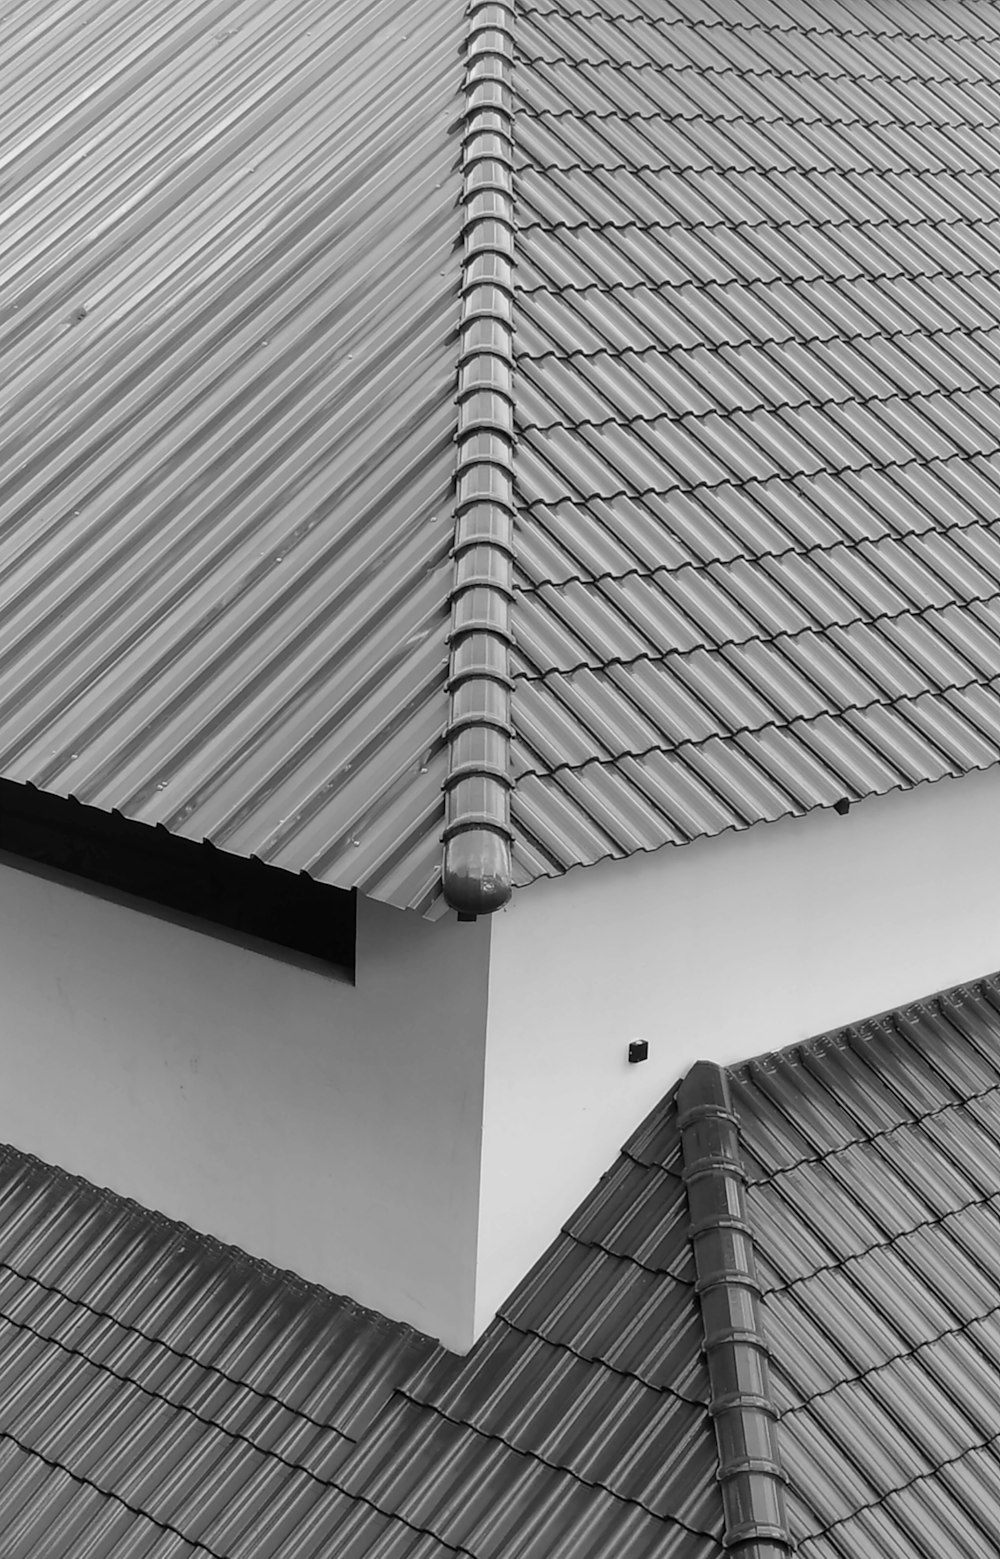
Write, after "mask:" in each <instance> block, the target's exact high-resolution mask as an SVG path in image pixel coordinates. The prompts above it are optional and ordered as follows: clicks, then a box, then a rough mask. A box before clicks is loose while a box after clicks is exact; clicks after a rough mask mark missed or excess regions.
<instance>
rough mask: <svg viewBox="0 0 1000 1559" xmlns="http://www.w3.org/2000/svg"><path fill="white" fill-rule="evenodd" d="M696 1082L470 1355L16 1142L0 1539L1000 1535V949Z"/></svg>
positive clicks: (894, 1544) (959, 1556) (5, 1306)
mask: <svg viewBox="0 0 1000 1559" xmlns="http://www.w3.org/2000/svg"><path fill="white" fill-rule="evenodd" d="M713 1074H714V1078H715V1082H714V1084H713ZM706 1078H707V1082H708V1085H709V1086H708V1087H707V1088H706V1087H705V1086H704V1083H705V1079H706ZM695 1084H697V1086H694V1087H693V1085H695ZM713 1090H714V1091H713ZM685 1091H686V1093H687V1102H685ZM692 1092H693V1094H694V1098H695V1103H696V1104H697V1103H698V1102H699V1100H700V1101H701V1102H702V1104H704V1101H705V1100H708V1101H709V1104H711V1101H712V1099H713V1098H715V1099H718V1100H721V1101H722V1106H723V1107H722V1108H721V1109H720V1110H717V1111H715V1112H714V1113H715V1114H716V1115H717V1117H718V1119H719V1120H720V1121H721V1122H723V1127H722V1129H723V1130H724V1131H726V1130H728V1129H729V1128H728V1126H726V1125H725V1122H726V1121H730V1122H732V1123H733V1125H734V1126H735V1124H736V1122H737V1121H738V1125H739V1132H740V1144H741V1145H740V1149H739V1154H740V1155H741V1157H742V1165H743V1168H744V1169H745V1171H746V1173H747V1176H748V1183H747V1185H746V1189H745V1194H744V1193H743V1192H741V1191H740V1189H739V1187H738V1184H737V1182H738V1181H739V1178H740V1165H739V1162H738V1160H736V1159H734V1160H733V1161H732V1162H731V1163H730V1162H729V1159H728V1158H727V1156H726V1154H727V1153H728V1151H729V1150H728V1149H727V1150H726V1151H725V1152H721V1153H720V1150H719V1148H718V1139H717V1137H714V1136H712V1135H711V1131H712V1130H715V1129H716V1128H715V1127H713V1125H712V1122H711V1120H709V1121H708V1122H707V1123H706V1120H705V1118H704V1117H705V1116H706V1115H707V1116H712V1114H713V1110H712V1109H711V1108H709V1109H708V1110H706V1109H704V1108H702V1109H701V1110H700V1111H699V1110H698V1109H694V1110H692V1109H691V1107H690V1100H691V1096H692ZM680 1093H681V1101H682V1103H683V1104H684V1111H685V1113H684V1114H683V1116H681V1117H679V1115H678V1098H677V1096H678V1090H677V1089H674V1090H672V1091H671V1093H670V1094H669V1095H668V1096H667V1098H666V1099H664V1100H663V1101H662V1102H661V1103H660V1104H659V1105H658V1106H657V1107H656V1109H655V1110H654V1111H653V1112H652V1113H651V1114H650V1116H649V1117H648V1118H647V1120H646V1121H644V1122H643V1123H642V1125H641V1126H640V1127H639V1128H638V1129H637V1131H636V1132H635V1133H634V1134H633V1136H632V1137H631V1139H630V1140H629V1142H628V1143H626V1145H625V1147H624V1149H623V1150H622V1153H621V1155H620V1157H619V1158H618V1160H617V1161H616V1163H615V1164H614V1165H613V1166H612V1167H611V1169H610V1170H609V1171H608V1172H607V1174H605V1175H604V1176H603V1177H602V1179H601V1181H600V1182H599V1184H598V1185H597V1186H596V1187H595V1189H594V1191H593V1192H592V1193H591V1194H590V1195H589V1196H588V1197H587V1198H586V1199H585V1201H584V1202H583V1203H582V1204H581V1206H580V1208H579V1209H578V1210H577V1212H576V1213H575V1214H574V1216H573V1217H572V1218H571V1219H570V1220H569V1221H568V1222H567V1224H566V1226H565V1228H564V1230H563V1231H562V1233H561V1234H560V1235H559V1237H558V1238H557V1239H556V1241H555V1242H554V1243H553V1245H552V1246H551V1248H550V1249H549V1250H548V1252H547V1253H546V1254H545V1255H544V1256H543V1258H542V1259H541V1260H540V1261H539V1262H538V1263H537V1265H536V1266H535V1268H534V1269H533V1270H532V1271H531V1272H530V1273H529V1274H528V1275H527V1276H526V1278H525V1279H524V1281H523V1282H522V1283H521V1284H520V1285H519V1287H518V1289H517V1290H516V1291H515V1293H514V1294H513V1295H512V1296H511V1297H510V1299H508V1300H507V1302H506V1303H505V1304H504V1305H503V1306H502V1307H501V1310H500V1312H499V1314H498V1316H497V1317H496V1319H495V1320H494V1321H493V1323H492V1324H491V1325H490V1327H489V1328H488V1329H487V1331H486V1332H485V1333H484V1335H483V1336H482V1338H481V1339H480V1340H479V1342H478V1343H477V1344H476V1345H475V1347H474V1348H473V1349H472V1351H471V1352H470V1353H469V1354H468V1355H467V1356H466V1357H465V1358H457V1357H456V1356H454V1355H452V1354H449V1353H447V1352H446V1351H445V1350H444V1349H441V1348H440V1347H438V1346H437V1345H435V1344H433V1343H431V1342H430V1340H429V1339H426V1338H422V1337H420V1336H419V1335H418V1334H415V1333H413V1332H410V1331H408V1330H407V1329H406V1328H404V1327H399V1326H394V1325H392V1324H391V1323H389V1322H386V1321H384V1320H382V1319H381V1318H380V1317H375V1316H372V1315H371V1314H370V1313H368V1312H365V1311H362V1310H360V1309H358V1307H356V1306H354V1305H352V1304H351V1303H350V1301H346V1300H338V1299H336V1298H335V1297H333V1296H331V1295H327V1294H325V1293H323V1292H322V1291H318V1290H315V1289H312V1288H310V1287H309V1286H308V1285H305V1284H302V1283H301V1282H299V1281H297V1280H296V1279H294V1278H293V1277H292V1276H291V1275H289V1274H280V1273H275V1272H273V1271H272V1270H271V1269H269V1268H267V1267H265V1266H264V1264H262V1263H254V1262H251V1261H250V1260H249V1258H247V1257H244V1256H242V1255H241V1254H240V1253H238V1252H232V1251H228V1250H226V1249H224V1248H222V1247H220V1246H219V1245H218V1244H217V1243H216V1242H214V1241H211V1240H206V1239H205V1238H203V1237H202V1236H199V1235H196V1234H193V1233H192V1232H191V1231H190V1230H187V1229H184V1228H181V1227H179V1226H177V1225H172V1224H169V1223H168V1222H167V1221H166V1220H165V1219H162V1218H158V1217H156V1216H155V1215H152V1214H147V1213H144V1212H142V1210H141V1209H138V1208H136V1207H134V1206H133V1205H132V1204H128V1203H123V1202H122V1201H121V1200H120V1199H119V1198H117V1197H113V1196H111V1195H110V1193H106V1192H98V1191H95V1190H94V1189H93V1187H90V1186H87V1185H86V1184H85V1183H84V1182H82V1181H77V1180H74V1179H73V1178H72V1177H70V1176H67V1175H65V1174H63V1173H62V1172H61V1171H56V1170H50V1169H48V1168H47V1167H46V1166H44V1165H41V1164H39V1163H38V1162H37V1161H35V1160H32V1159H30V1158H27V1157H26V1156H25V1155H23V1154H20V1153H16V1152H14V1151H13V1150H12V1149H5V1150H2V1152H0V1327H2V1328H3V1339H2V1341H3V1347H2V1349H0V1466H2V1467H3V1475H2V1477H0V1530H2V1531H3V1533H4V1555H5V1559H36V1556H37V1555H39V1554H40V1553H45V1554H48V1553H52V1554H55V1553H67V1552H72V1553H73V1554H74V1555H76V1554H81V1555H91V1554H92V1555H94V1556H95V1559H96V1556H97V1555H100V1556H101V1559H126V1556H128V1559H137V1556H138V1555H140V1554H142V1555H143V1556H151V1559H167V1556H168V1555H169V1556H171V1559H175V1556H177V1559H179V1556H184V1559H188V1556H192V1559H193V1556H198V1559H201V1556H212V1559H251V1556H254V1559H256V1556H260V1559H292V1556H293V1555H294V1556H295V1559H335V1556H336V1559H443V1556H446V1555H454V1554H457V1555H463V1556H467V1559H603V1556H604V1555H606V1554H608V1553H614V1554H615V1555H616V1556H621V1559H663V1556H664V1555H665V1554H669V1555H670V1556H671V1559H717V1556H718V1554H719V1553H720V1545H721V1544H722V1542H723V1539H724V1537H726V1536H728V1537H730V1538H732V1536H733V1530H734V1529H733V1519H735V1518H734V1516H733V1512H732V1511H730V1509H729V1507H728V1504H727V1508H726V1510H725V1511H724V1497H723V1491H722V1490H721V1489H720V1481H719V1478H718V1477H717V1470H719V1468H720V1453H722V1455H723V1457H724V1461H723V1464H722V1474H723V1485H724V1486H725V1484H726V1481H727V1480H728V1479H735V1480H737V1488H736V1494H737V1496H739V1497H738V1498H737V1499H736V1500H735V1501H734V1508H735V1510H736V1515H740V1514H743V1515H746V1514H748V1513H749V1514H750V1515H753V1514H754V1513H755V1508H756V1506H755V1498H754V1480H756V1492H757V1494H760V1492H761V1489H760V1479H761V1477H762V1475H764V1474H766V1469H767V1457H766V1456H765V1455H764V1452H765V1451H766V1450H767V1448H768V1446H771V1447H772V1448H773V1444H774V1437H773V1435H771V1433H770V1432H768V1434H767V1435H763V1434H762V1430H761V1425H762V1415H763V1419H766V1418H768V1417H770V1416H772V1415H773V1416H776V1418H777V1426H776V1436H777V1448H778V1452H779V1455H780V1461H781V1465H782V1467H783V1470H784V1473H785V1474H786V1476H787V1478H788V1483H787V1488H786V1489H785V1491H784V1498H783V1505H782V1506H781V1507H780V1508H778V1511H777V1513H778V1515H779V1516H781V1517H782V1519H784V1510H785V1509H787V1526H788V1529H789V1530H790V1535H791V1538H792V1539H794V1540H796V1541H797V1543H798V1552H799V1553H800V1554H801V1555H802V1556H803V1559H859V1556H860V1555H864V1556H865V1559H883V1556H884V1559H890V1556H892V1559H941V1556H942V1555H945V1554H946V1555H948V1556H949V1559H966V1556H969V1559H972V1556H976V1559H979V1556H980V1555H981V1554H983V1553H984V1552H992V1551H994V1550H995V1548H996V1547H997V1546H998V1544H1000V1421H998V1417H997V1407H996V1404H997V1401H998V1400H1000V1303H998V1294H1000V1193H998V1191H997V1186H998V1184H1000V976H991V977H989V978H988V979H985V980H983V981H981V982H978V983H976V984H974V985H970V986H968V987H964V988H960V989H958V990H955V991H951V992H947V993H945V994H943V995H941V996H938V997H935V998H931V999H928V1000H927V1001H922V1002H920V1003H918V1004H915V1005H914V1006H912V1007H908V1008H904V1009H901V1010H900V1011H897V1012H894V1013H890V1014H888V1015H887V1016H884V1017H882V1018H879V1019H876V1020H872V1021H871V1022H869V1023H863V1024H858V1025H854V1026H852V1027H850V1028H848V1029H845V1030H843V1031H840V1032H838V1033H836V1034H834V1035H832V1036H826V1037H823V1038H820V1039H818V1040H813V1041H810V1042H808V1043H806V1044H802V1045H798V1046H795V1047H793V1049H791V1050H789V1051H786V1052H783V1053H781V1054H778V1055H773V1056H768V1057H764V1058H762V1059H760V1060H757V1061H753V1062H749V1063H746V1064H745V1065H742V1066H739V1067H735V1068H732V1069H731V1070H730V1072H729V1074H728V1077H727V1076H726V1074H725V1073H724V1072H723V1071H722V1069H721V1068H718V1067H712V1066H709V1065H707V1064H706V1063H699V1064H698V1066H697V1067H695V1068H694V1069H692V1072H691V1073H690V1074H689V1078H688V1079H687V1080H685V1083H684V1084H683V1085H682V1088H681V1090H680ZM730 1106H732V1108H733V1113H732V1114H729V1113H728V1111H729V1107H730ZM682 1127H683V1130H682ZM706 1131H709V1133H710V1134H709V1135H705V1132H706ZM689 1138H690V1139H691V1140H690V1141H689ZM731 1140H732V1141H733V1142H735V1137H733V1138H732V1139H731ZM699 1144H700V1147H699ZM706 1163H707V1164H708V1166H709V1177H708V1183H707V1184H706V1183H705V1181H704V1176H703V1175H702V1174H701V1172H702V1170H703V1169H704V1166H705V1164H706ZM700 1175H701V1189H700V1190H694V1191H693V1190H692V1187H693V1186H694V1185H695V1184H696V1182H698V1181H699V1176H700ZM689 1197H690V1198H691V1199H690V1201H689ZM692 1218H693V1219H694V1225H693V1227H692ZM741 1231H746V1235H745V1236H744V1233H743V1232H741ZM745 1238H746V1239H749V1240H750V1242H751V1245H752V1251H750V1252H749V1253H745V1259H744V1256H741V1255H740V1249H741V1242H745ZM713 1269H714V1270H713ZM696 1278H697V1279H698V1281H697V1286H696ZM757 1288H759V1290H760V1295H759V1298H757V1297H755V1295H756V1290H757ZM727 1315H728V1316H729V1318H730V1320H731V1321H732V1322H733V1323H734V1325H735V1330H734V1329H733V1325H728V1324H727V1325H721V1323H722V1322H723V1321H725V1319H726V1316H727ZM737 1322H738V1324H736V1323H737ZM720 1326H721V1329H720ZM703 1340H704V1343H705V1345H706V1346H705V1349H703V1346H702V1344H703ZM762 1344H766V1346H767V1348H768V1349H769V1352H770V1368H769V1372H768V1370H767V1367H766V1361H764V1360H761V1359H758V1360H757V1362H756V1363H755V1362H754V1358H753V1355H754V1354H755V1352H757V1353H759V1351H760V1348H761V1346H762ZM720 1348H721V1355H720V1351H719V1350H720ZM720 1358H721V1363H720ZM768 1374H769V1378H768ZM755 1426H756V1427H755ZM717 1434H718V1435H719V1443H718V1445H717V1440H716V1435H717ZM741 1444H743V1445H744V1446H745V1447H749V1448H751V1451H752V1450H753V1448H754V1447H755V1446H756V1447H757V1454H756V1459H755V1460H753V1461H752V1463H751V1464H748V1465H743V1464H741V1460H740V1455H739V1447H740V1445H741ZM727 1447H728V1450H727ZM744 1455H745V1451H744ZM748 1475H749V1481H747V1478H748ZM741 1480H742V1481H741ZM772 1481H773V1480H772ZM764 1492H765V1493H766V1492H767V1491H766V1490H765V1491H764ZM741 1501H742V1503H741ZM763 1530H764V1529H763V1527H762V1526H761V1525H760V1523H759V1522H758V1524H757V1531H758V1534H759V1533H761V1532H763ZM775 1532H778V1533H779V1535H778V1536H777V1537H776V1536H774V1533H775ZM754 1545H756V1546H754ZM732 1551H734V1552H737V1553H745V1554H747V1555H748V1556H749V1555H754V1556H755V1559H765V1556H766V1559H780V1556H782V1555H784V1554H786V1553H787V1552H788V1543H787V1542H785V1541H784V1540H782V1539H781V1537H780V1522H778V1523H776V1524H775V1526H774V1528H773V1530H772V1536H771V1538H770V1540H768V1539H767V1538H766V1537H764V1536H760V1535H758V1536H756V1537H755V1536H749V1537H746V1539H745V1543H744V1546H743V1547H739V1546H737V1547H734V1548H733V1550H732Z"/></svg>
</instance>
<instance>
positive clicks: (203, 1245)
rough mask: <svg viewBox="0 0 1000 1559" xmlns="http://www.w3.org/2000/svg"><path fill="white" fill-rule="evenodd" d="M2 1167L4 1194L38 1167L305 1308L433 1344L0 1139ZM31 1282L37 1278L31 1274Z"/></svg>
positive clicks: (64, 1187) (65, 1187) (73, 1190)
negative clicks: (7, 1172)
mask: <svg viewBox="0 0 1000 1559" xmlns="http://www.w3.org/2000/svg"><path fill="white" fill-rule="evenodd" d="M0 1166H5V1167H7V1168H12V1169H13V1170H14V1171H15V1176H14V1180H13V1183H12V1184H9V1185H8V1186H7V1187H6V1188H4V1189H5V1190H6V1191H8V1192H14V1193H15V1194H16V1193H17V1191H18V1190H19V1185H18V1182H19V1181H20V1180H21V1178H22V1176H23V1174H24V1172H25V1171H26V1170H31V1171H33V1172H35V1173H36V1174H37V1173H38V1172H39V1171H41V1173H42V1175H43V1177H44V1179H45V1180H46V1181H48V1182H50V1183H51V1182H53V1181H54V1182H55V1183H56V1185H57V1186H58V1187H59V1188H60V1191H62V1192H64V1193H69V1194H70V1195H76V1194H78V1193H82V1194H83V1195H84V1196H86V1197H88V1198H89V1199H91V1200H93V1201H96V1202H98V1203H100V1204H101V1206H102V1207H103V1208H111V1209H112V1210H113V1211H114V1212H115V1213H116V1214H117V1215H118V1217H119V1218H121V1217H124V1216H128V1217H130V1218H134V1219H137V1220H139V1221H140V1222H141V1223H142V1225H143V1227H144V1229H146V1230H149V1229H151V1228H152V1229H155V1230H156V1231H157V1232H159V1233H161V1234H165V1235H169V1236H171V1237H172V1239H173V1241H174V1242H180V1244H181V1245H184V1246H194V1247H195V1249H196V1250H197V1251H199V1253H201V1254H202V1255H205V1254H207V1255H209V1256H211V1257H212V1258H213V1259H214V1260H215V1261H216V1262H217V1263H219V1264H225V1266H226V1267H227V1268H228V1269H229V1270H235V1271H237V1272H239V1273H240V1274H241V1275H242V1274H243V1273H245V1272H252V1273H253V1274H254V1275H255V1276H256V1277H263V1278H264V1279H265V1280H266V1281H268V1282H269V1283H271V1284H273V1285H275V1287H276V1288H278V1289H280V1290H284V1291H285V1292H289V1291H290V1292H291V1293H293V1294H294V1295H295V1297H296V1299H297V1300H298V1301H299V1302H300V1303H301V1304H303V1306H308V1305H312V1304H316V1305H318V1306H319V1307H320V1308H321V1309H322V1310H323V1311H324V1313H326V1314H329V1313H331V1312H332V1313H335V1314H337V1315H340V1316H350V1317H352V1318H353V1319H354V1320H356V1321H358V1322H362V1323H364V1324H366V1325H370V1326H371V1327H372V1328H373V1330H375V1331H376V1332H378V1333H379V1334H380V1335H382V1336H391V1337H394V1338H396V1339H398V1340H399V1341H406V1342H410V1343H415V1344H419V1343H426V1344H433V1345H435V1346H436V1345H437V1343H436V1339H435V1338H432V1337H429V1336H427V1334H426V1333H424V1332H420V1331H418V1330H417V1329H416V1327H413V1326H410V1325H408V1324H407V1323H406V1322H402V1321H398V1322H397V1321H389V1320H388V1319H387V1318H386V1317H385V1316H384V1315H381V1314H380V1313H379V1312H378V1311H377V1310H369V1309H368V1308H367V1307H366V1306H364V1305H361V1304H359V1303H358V1302H357V1300H354V1299H351V1298H349V1297H348V1296H346V1295H343V1294H335V1293H333V1291H332V1290H330V1289H326V1288H323V1287H322V1285H321V1284H319V1283H313V1282H310V1280H309V1279H308V1278H303V1277H300V1276H299V1274H298V1273H297V1272H291V1271H288V1270H285V1269H283V1268H280V1267H275V1266H274V1265H273V1264H272V1263H271V1262H269V1261H265V1260H264V1259H263V1258H262V1257H260V1256H252V1255H250V1254H249V1253H248V1252H247V1251H244V1250H241V1249H240V1248H239V1246H237V1245H225V1244H223V1242H222V1241H221V1240H219V1239H217V1238H216V1237H215V1236H214V1235H211V1234H203V1233H202V1232H201V1231H200V1230H198V1229H193V1228H192V1227H191V1225H190V1224H186V1223H182V1222H180V1221H179V1220H176V1219H172V1218H168V1217H167V1215H166V1214H165V1213H161V1212H157V1211H156V1210H155V1209H151V1208H148V1207H143V1206H142V1204H141V1202H137V1201H135V1200H134V1198H133V1197H129V1196H123V1195H122V1194H121V1192H119V1191H113V1190H111V1188H110V1187H108V1186H97V1185H94V1184H93V1183H92V1182H91V1181H89V1180H86V1179H84V1177H83V1176H82V1175H74V1174H71V1173H70V1171H69V1170H68V1169H63V1168H62V1167H61V1166H60V1165H58V1164H48V1163H46V1162H45V1160H44V1159H41V1158H39V1157H38V1155H37V1154H35V1153H29V1152H27V1151H26V1150H25V1149H23V1148H15V1147H13V1146H12V1145H11V1144H10V1143H0ZM34 1194H35V1193H33V1195H34ZM65 1205H66V1204H65V1201H63V1202H61V1203H60V1205H59V1206H58V1208H57V1209H56V1211H57V1213H60V1214H61V1213H63V1212H64V1211H65ZM31 1281H32V1282H37V1281H38V1280H37V1279H34V1278H33V1279H31ZM59 1292H61V1290H60V1291H59ZM67 1297H71V1296H67ZM71 1302H72V1303H74V1304H80V1305H82V1306H83V1307H84V1308H85V1309H90V1306H88V1305H87V1303H86V1301H84V1300H75V1299H71ZM92 1313H93V1314H96V1315H103V1314H104V1312H102V1311H92ZM111 1319H114V1317H111Z"/></svg>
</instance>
